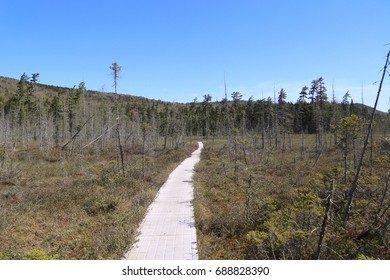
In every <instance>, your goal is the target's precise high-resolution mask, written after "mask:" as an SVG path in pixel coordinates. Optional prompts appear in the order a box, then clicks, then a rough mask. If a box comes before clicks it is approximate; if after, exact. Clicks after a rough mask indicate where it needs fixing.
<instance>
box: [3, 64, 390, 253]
mask: <svg viewBox="0 0 390 280" xmlns="http://www.w3.org/2000/svg"><path fill="white" fill-rule="evenodd" d="M110 69H111V70H112V71H113V77H114V84H115V93H102V92H93V91H89V90H87V89H86V85H85V84H84V83H80V84H79V85H78V86H75V87H73V88H60V87H53V86H45V85H41V84H39V83H38V78H39V74H37V73H36V74H31V77H30V76H28V75H26V74H23V75H22V76H21V78H20V80H19V81H16V80H12V79H9V78H4V77H0V130H1V133H0V215H1V219H0V258H4V259H116V258H120V257H121V256H122V254H123V253H124V252H125V251H126V250H127V249H128V248H129V247H130V246H131V243H132V242H134V235H135V231H136V229H137V227H138V223H139V222H140V221H141V220H142V218H143V215H144V213H145V211H146V208H147V206H148V205H149V204H150V202H151V201H152V200H153V198H154V196H155V194H156V192H157V190H158V188H159V187H160V186H161V185H162V183H163V182H164V181H165V179H166V178H167V176H168V174H169V172H170V171H171V170H173V168H174V166H175V165H177V164H178V163H179V162H180V161H181V160H182V159H184V158H185V157H186V156H188V155H189V154H190V152H192V151H193V150H194V149H195V148H196V141H195V140H197V139H199V138H202V139H203V141H204V142H205V144H206V146H205V150H204V153H203V155H202V159H201V162H200V163H199V164H198V166H197V168H196V171H197V173H196V176H195V200H194V204H195V210H196V213H195V216H196V217H195V218H196V224H197V230H198V243H199V244H198V246H199V252H200V258H204V259H356V258H381V259H388V258H390V251H389V249H388V245H389V239H390V235H389V225H390V216H389V208H390V197H389V192H390V190H389V180H390V173H389V172H390V170H389V166H390V141H389V138H388V133H389V132H390V118H389V114H386V113H381V112H378V113H377V114H376V118H375V123H374V125H373V131H374V133H373V134H370V135H371V137H370V141H369V144H368V145H367V148H368V149H367V153H366V157H365V158H364V160H363V162H362V163H363V168H362V171H361V174H360V178H359V180H358V184H357V188H356V190H354V191H353V192H352V193H351V185H352V183H353V181H354V177H355V174H356V170H357V168H358V167H359V158H360V157H361V155H362V148H363V146H365V145H364V139H365V134H366V131H367V127H368V123H369V121H370V112H371V108H368V107H367V106H364V105H362V104H354V102H353V101H352V100H351V99H350V96H349V94H348V92H347V93H345V95H344V98H343V100H342V102H341V103H338V102H336V101H335V99H334V97H329V95H330V94H329V92H328V90H327V88H326V85H325V81H324V80H323V79H322V78H318V79H315V80H313V81H312V82H311V85H310V87H307V86H304V87H303V88H302V91H301V92H300V93H298V95H297V101H296V102H295V103H292V102H286V96H287V93H286V92H285V91H284V89H280V90H277V91H276V90H275V98H274V99H271V98H268V99H261V100H254V99H253V98H250V99H249V100H243V99H242V94H241V93H239V92H233V93H232V94H231V95H230V96H231V98H228V95H227V93H226V92H225V98H224V99H223V100H222V101H219V102H213V101H212V96H210V95H209V94H205V95H204V96H203V100H201V101H198V100H194V101H193V102H191V103H188V104H178V103H166V102H162V101H157V100H149V99H146V98H141V97H133V96H128V95H121V94H117V93H116V85H117V82H118V81H117V78H118V77H119V75H118V72H120V71H121V68H120V66H119V65H117V64H116V63H114V64H113V65H112V66H111V67H110ZM292 94H294V93H292ZM352 198H353V199H352ZM349 199H351V201H352V203H351V205H350V207H348V206H347V205H348V203H347V202H348V200H349Z"/></svg>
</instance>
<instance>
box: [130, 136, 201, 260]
mask: <svg viewBox="0 0 390 280" xmlns="http://www.w3.org/2000/svg"><path fill="white" fill-rule="evenodd" d="M198 145H199V148H198V149H197V150H196V151H195V152H193V153H192V155H191V157H189V158H187V159H185V160H184V161H183V162H182V163H181V164H180V165H179V166H178V167H177V168H176V169H175V170H174V171H173V172H172V173H171V174H170V175H169V178H168V180H167V181H166V182H165V184H164V185H163V186H162V187H161V188H160V190H159V192H158V194H157V196H156V199H155V200H154V202H153V203H152V204H151V205H150V206H149V208H148V210H147V214H146V216H145V218H144V220H143V221H142V223H141V225H140V227H139V229H138V231H139V233H140V234H139V236H138V238H137V242H136V243H135V244H134V245H133V248H132V249H131V250H130V251H129V252H127V253H126V254H125V256H124V258H125V259H127V260H197V259H198V251H197V244H196V230H195V220H194V208H193V206H192V201H193V198H194V194H193V182H192V176H193V175H194V166H195V164H196V163H197V162H198V161H199V160H200V153H201V151H202V149H203V143H202V142H198Z"/></svg>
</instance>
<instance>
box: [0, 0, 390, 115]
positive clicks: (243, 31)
mask: <svg viewBox="0 0 390 280" xmlns="http://www.w3.org/2000/svg"><path fill="white" fill-rule="evenodd" d="M389 11H390V1H388V0H368V1H358V0H357V1H342V0H336V1H334V0H326V1H300V0H296V1H271V0H268V1H266V0H257V1H254V0H253V1H249V0H240V1H222V0H214V1H213V0H207V1H206V0H180V1H179V0H176V1H172V0H164V1H163V0H142V1H141V0H139V1H132V0H128V1H126V0H120V1H119V0H110V1H108V0H107V1H103V0H95V1H83V0H55V1H53V0H36V1H15V0H2V1H1V7H0V30H1V44H0V75H2V76H8V77H13V78H19V77H20V76H21V75H22V74H23V72H26V73H27V74H29V75H31V73H36V72H38V73H40V82H41V83H45V84H53V85H59V86H67V87H72V86H73V85H78V84H79V83H80V82H82V81H83V82H85V83H86V86H87V88H88V89H92V90H101V89H102V88H104V89H105V91H113V88H112V84H113V82H112V78H111V76H110V70H109V66H110V65H111V63H112V62H114V61H115V62H117V63H118V64H119V65H121V66H122V74H121V76H122V77H121V79H120V80H119V85H118V91H119V92H121V93H128V94H133V95H138V96H145V97H149V98H155V99H162V100H166V101H179V102H190V101H192V100H193V99H194V97H198V99H199V100H202V96H203V95H204V94H210V95H211V96H212V97H213V100H221V99H222V98H223V96H224V73H225V75H226V82H227V90H228V94H229V96H230V93H232V92H233V91H240V92H241V93H242V94H244V98H245V99H247V98H249V97H250V96H253V97H254V98H255V99H260V98H262V97H264V98H266V97H268V96H272V97H273V90H274V86H275V89H276V91H279V90H280V88H284V89H285V90H286V92H287V98H288V100H290V101H295V100H296V99H297V98H298V93H299V91H300V89H301V88H302V87H303V86H305V85H307V86H310V83H311V81H312V80H313V79H317V78H319V77H320V76H322V77H324V79H325V83H326V86H327V88H328V94H329V95H330V96H331V95H332V83H334V90H335V94H336V97H337V99H338V100H341V97H342V95H343V94H344V93H345V92H346V91H347V90H350V93H351V94H352V96H353V98H354V101H355V102H360V100H361V90H362V85H363V91H364V102H365V103H366V104H368V105H373V102H374V96H375V95H376V91H377V88H378V84H374V83H375V82H377V81H379V79H380V76H381V72H380V71H381V69H382V68H383V65H384V62H385V56H386V53H387V51H388V49H389V48H390V45H387V46H385V45H386V44H388V43H390V16H389ZM389 80H390V77H389V76H387V81H386V83H385V87H384V89H383V92H382V97H381V99H380V103H379V107H380V109H381V110H383V111H387V110H388V109H389V107H390V104H389V98H390V81H389Z"/></svg>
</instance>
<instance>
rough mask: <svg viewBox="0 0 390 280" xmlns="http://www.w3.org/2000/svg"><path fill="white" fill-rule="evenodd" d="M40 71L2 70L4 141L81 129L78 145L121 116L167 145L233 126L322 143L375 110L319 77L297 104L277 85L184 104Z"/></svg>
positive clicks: (385, 125)
mask: <svg viewBox="0 0 390 280" xmlns="http://www.w3.org/2000/svg"><path fill="white" fill-rule="evenodd" d="M38 78H39V74H32V75H31V77H29V76H27V75H26V74H24V75H22V76H21V78H20V80H15V79H11V78H5V77H0V114H1V121H2V125H1V130H2V133H1V135H2V136H1V137H2V139H0V140H2V143H6V142H7V141H10V142H12V143H13V144H14V145H16V146H17V145H19V144H20V145H27V143H29V141H30V140H31V139H32V138H33V139H35V140H36V139H39V140H40V141H41V143H40V145H47V147H54V146H58V145H60V143H64V142H66V141H67V140H68V139H70V138H73V137H74V136H75V134H76V133H77V137H75V139H74V143H73V144H77V143H78V141H79V140H80V139H82V138H84V140H83V141H81V142H80V143H79V144H80V145H81V143H84V144H85V143H86V142H87V143H88V141H92V140H93V139H95V138H96V137H99V135H102V133H105V130H108V129H109V128H110V127H112V126H113V125H114V124H115V123H116V119H117V118H118V117H119V119H120V122H121V130H122V131H123V133H122V135H128V137H127V138H125V139H127V140H129V139H131V138H133V137H135V138H134V139H133V142H137V141H138V140H139V139H140V138H142V137H141V136H140V135H142V127H145V126H147V127H148V131H150V133H149V134H150V135H151V134H153V135H155V137H156V139H157V138H158V137H164V139H165V141H164V145H165V146H166V145H167V143H168V139H169V140H170V141H169V143H170V145H172V146H175V145H178V143H180V141H182V140H183V139H184V138H185V137H192V136H202V137H206V139H207V138H208V137H210V136H217V135H228V134H229V133H230V132H231V131H233V130H238V131H240V132H241V133H243V134H246V133H251V134H259V135H260V134H261V135H262V139H263V142H264V141H265V139H266V138H267V139H271V138H272V139H274V138H275V139H276V142H275V143H276V144H278V141H280V139H281V138H280V137H279V138H278V135H286V134H292V133H305V134H314V133H316V134H318V135H319V136H320V137H318V141H319V142H320V141H321V137H322V136H321V135H324V134H325V133H327V132H332V131H333V128H334V127H335V126H336V125H337V124H338V123H339V122H340V121H341V120H342V119H343V118H345V117H348V116H350V115H353V114H354V115H357V116H358V117H359V121H360V122H361V123H364V122H365V121H367V120H368V118H369V114H370V112H371V108H369V107H367V106H364V105H361V104H353V102H352V101H351V99H350V96H349V95H348V93H346V94H345V95H344V97H343V101H342V102H341V103H336V102H333V101H332V100H331V98H330V97H329V96H328V94H327V90H326V85H325V82H324V80H323V79H322V78H318V79H316V80H313V81H312V84H311V87H310V88H308V87H303V88H302V91H301V92H300V93H299V94H297V102H295V103H291V102H286V97H287V93H286V92H285V90H284V89H280V90H279V91H278V92H277V93H276V94H277V95H276V96H277V100H272V99H271V98H268V99H262V100H254V99H253V98H250V99H249V100H243V99H242V94H241V93H239V92H233V93H231V94H230V95H229V96H227V97H228V98H225V99H223V100H222V101H219V102H213V100H212V96H211V95H209V94H205V95H204V96H203V100H199V101H197V100H194V102H191V103H187V104H179V103H170V102H163V101H160V100H158V101H157V100H150V99H147V98H144V97H135V96H131V95H123V94H118V95H115V94H113V93H102V92H96V91H90V90H87V89H86V87H85V84H84V83H80V84H79V85H78V86H75V87H74V88H64V87H56V86H48V85H42V84H39V83H38ZM116 102H118V104H119V106H118V108H117V107H116V104H117V103H116ZM116 114H118V116H116ZM375 130H376V131H377V132H379V131H380V132H383V133H386V132H387V131H388V130H389V120H388V114H386V113H381V112H380V113H378V114H377V118H376V128H375ZM107 135H108V136H109V135H110V133H109V132H107ZM112 137H114V136H113V135H112ZM108 138H110V137H108ZM136 139H138V140H137V141H136ZM139 141H140V140H139ZM318 144H321V143H318Z"/></svg>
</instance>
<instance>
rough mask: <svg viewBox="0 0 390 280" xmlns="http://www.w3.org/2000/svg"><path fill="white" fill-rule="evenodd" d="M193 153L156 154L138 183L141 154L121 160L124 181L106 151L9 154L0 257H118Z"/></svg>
mask: <svg viewBox="0 0 390 280" xmlns="http://www.w3.org/2000/svg"><path fill="white" fill-rule="evenodd" d="M195 148H196V147H195V145H186V147H185V148H184V149H183V148H181V149H178V150H169V151H162V150H160V151H156V153H155V154H154V156H153V157H151V158H150V161H149V162H148V170H147V174H146V176H145V178H141V177H140V176H139V174H140V172H139V169H140V168H141V166H140V162H141V159H140V155H127V158H126V167H127V169H126V171H127V176H126V177H125V178H124V177H123V176H121V173H120V172H118V171H117V170H118V168H117V165H116V162H115V161H114V160H113V158H112V156H110V154H111V153H108V152H105V153H104V154H103V153H99V154H96V155H95V154H94V153H93V152H92V151H91V152H85V153H84V154H69V152H67V153H63V152H59V151H56V152H53V153H52V154H51V155H50V157H47V156H43V155H42V154H41V153H40V152H39V151H38V150H30V151H20V152H16V153H13V154H10V155H9V156H8V157H7V161H11V160H12V161H13V163H12V165H13V167H12V168H13V169H17V172H18V175H17V176H13V177H12V176H11V177H12V178H10V179H9V180H1V181H0V216H1V219H0V257H1V258H3V259H120V258H121V257H122V255H123V253H124V252H125V251H126V250H127V249H128V248H129V247H130V246H131V244H132V243H133V242H134V237H135V234H136V230H137V228H138V224H139V223H140V221H141V220H142V218H143V216H144V214H145V211H146V209H147V207H148V205H149V204H150V203H151V202H152V201H153V199H154V197H155V195H156V193H157V191H158V189H159V187H160V186H161V185H162V184H163V183H164V181H165V180H166V178H167V177H168V175H169V173H170V172H171V171H172V170H173V169H174V168H175V166H176V165H177V164H178V163H180V162H181V161H182V160H183V159H184V158H186V157H187V156H189V155H190V153H191V152H192V151H193V150H195ZM113 154H115V152H114V151H113ZM11 158H12V159H11ZM1 172H2V173H6V172H10V164H8V165H7V166H6V168H5V169H1Z"/></svg>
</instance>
